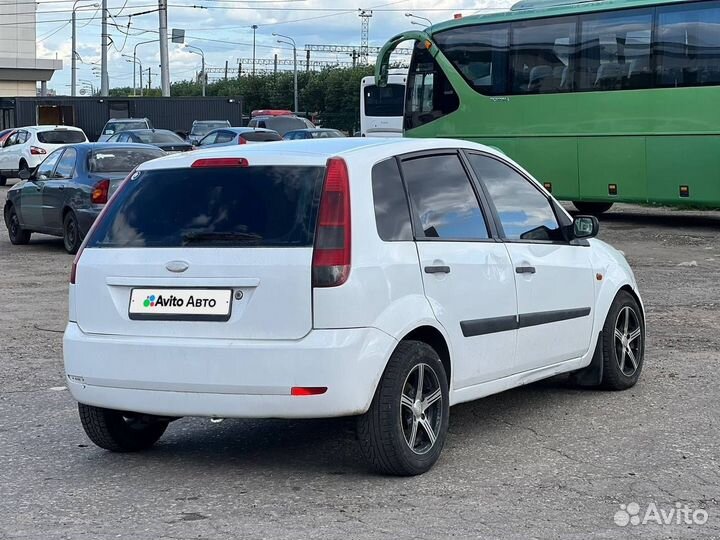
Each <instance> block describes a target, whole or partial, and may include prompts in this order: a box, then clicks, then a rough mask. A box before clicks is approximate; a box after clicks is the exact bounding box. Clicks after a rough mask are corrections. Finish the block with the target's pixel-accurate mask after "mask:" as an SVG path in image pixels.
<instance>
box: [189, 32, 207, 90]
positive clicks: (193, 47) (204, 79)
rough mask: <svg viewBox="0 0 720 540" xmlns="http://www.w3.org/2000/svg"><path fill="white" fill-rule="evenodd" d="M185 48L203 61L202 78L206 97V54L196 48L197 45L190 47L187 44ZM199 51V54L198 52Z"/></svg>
mask: <svg viewBox="0 0 720 540" xmlns="http://www.w3.org/2000/svg"><path fill="white" fill-rule="evenodd" d="M185 48H186V49H189V51H190V52H191V53H194V54H199V55H200V58H201V59H202V69H201V76H202V96H203V97H205V81H206V80H207V79H206V77H205V53H203V51H202V49H201V48H200V47H196V46H195V45H190V44H189V43H186V44H185ZM193 49H197V51H194V50H193ZM198 51H199V52H198Z"/></svg>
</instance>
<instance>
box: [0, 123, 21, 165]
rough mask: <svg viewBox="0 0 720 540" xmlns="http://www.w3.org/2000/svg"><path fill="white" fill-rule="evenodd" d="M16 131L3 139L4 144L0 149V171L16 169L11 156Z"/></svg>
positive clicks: (15, 139) (15, 140)
mask: <svg viewBox="0 0 720 540" xmlns="http://www.w3.org/2000/svg"><path fill="white" fill-rule="evenodd" d="M17 135H18V132H17V131H16V132H15V133H11V134H10V136H9V137H8V138H7V139H5V144H4V145H3V147H2V148H1V149H0V171H15V170H17V168H16V167H17V163H16V161H15V160H14V159H12V156H13V147H14V146H15V145H16V144H17Z"/></svg>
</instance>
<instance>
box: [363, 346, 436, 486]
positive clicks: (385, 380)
mask: <svg viewBox="0 0 720 540" xmlns="http://www.w3.org/2000/svg"><path fill="white" fill-rule="evenodd" d="M418 381H422V385H419V384H418ZM418 386H420V387H421V388H420V393H418V391H417V390H418ZM428 398H430V401H428ZM449 418H450V400H449V394H448V381H447V375H446V373H445V368H444V367H443V364H442V362H441V361H440V357H439V356H438V354H437V352H436V351H435V350H434V349H433V348H432V347H430V346H429V345H427V344H426V343H422V342H419V341H402V342H400V344H399V345H398V346H397V348H396V349H395V352H393V354H392V356H391V357H390V361H389V362H388V365H387V367H386V368H385V372H384V373H383V375H382V378H381V379H380V382H379V383H378V386H377V389H376V390H375V396H374V398H373V401H372V404H371V405H370V408H369V409H368V411H367V412H366V413H365V414H363V415H362V416H360V417H359V419H358V439H359V440H360V447H361V449H362V453H363V454H364V456H365V458H366V459H367V460H368V462H369V463H370V465H371V466H372V467H373V468H374V469H376V470H377V471H378V472H380V473H383V474H391V475H396V476H413V475H417V474H422V473H424V472H426V471H427V470H429V469H430V468H431V467H432V466H433V465H434V464H435V462H436V461H437V460H438V458H439V457H440V452H441V451H442V448H443V445H444V444H445V439H446V437H447V430H448V422H449Z"/></svg>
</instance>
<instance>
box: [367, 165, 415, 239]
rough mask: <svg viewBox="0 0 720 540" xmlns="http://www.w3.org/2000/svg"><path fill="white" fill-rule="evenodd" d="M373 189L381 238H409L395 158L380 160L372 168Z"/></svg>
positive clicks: (407, 216)
mask: <svg viewBox="0 0 720 540" xmlns="http://www.w3.org/2000/svg"><path fill="white" fill-rule="evenodd" d="M372 190H373V201H374V203H375V225H376V227H377V232H378V235H379V236H380V238H381V239H382V240H384V241H385V242H393V241H398V240H412V239H413V235H412V225H411V223H410V208H409V207H408V202H407V197H406V196H405V188H403V184H402V177H401V176H400V169H399V168H398V164H397V161H396V160H395V158H390V159H386V160H384V161H381V162H380V163H377V164H376V165H375V166H374V167H373V168H372Z"/></svg>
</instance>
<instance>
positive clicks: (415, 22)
mask: <svg viewBox="0 0 720 540" xmlns="http://www.w3.org/2000/svg"><path fill="white" fill-rule="evenodd" d="M405 16H406V17H410V19H411V20H410V24H417V25H418V26H425V25H424V24H421V23H419V22H417V21H414V20H412V19H422V20H423V21H427V23H428V26H432V21H431V20H430V19H428V18H427V17H421V16H420V15H415V14H414V13H406V14H405Z"/></svg>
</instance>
